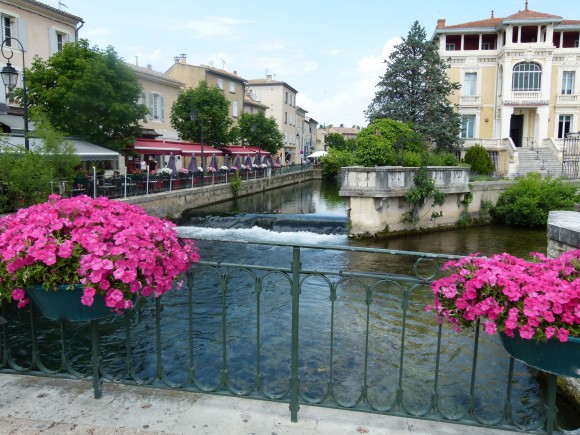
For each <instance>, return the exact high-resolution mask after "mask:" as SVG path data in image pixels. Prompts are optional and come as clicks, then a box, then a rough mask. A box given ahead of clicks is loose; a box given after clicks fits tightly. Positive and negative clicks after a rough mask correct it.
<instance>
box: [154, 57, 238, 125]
mask: <svg viewBox="0 0 580 435" xmlns="http://www.w3.org/2000/svg"><path fill="white" fill-rule="evenodd" d="M174 60H175V63H174V64H173V65H172V66H171V67H170V68H169V69H168V70H167V71H166V72H165V74H167V75H168V76H170V77H173V78H174V79H175V80H178V81H180V82H182V83H184V84H185V87H186V88H196V87H197V86H198V85H199V83H200V82H201V81H202V80H204V81H205V82H206V83H207V85H208V86H209V87H213V86H217V87H218V88H220V89H221V90H222V91H223V92H224V95H225V97H226V98H227V100H228V101H229V102H230V113H229V115H230V117H231V118H232V120H233V121H234V124H233V125H234V126H236V125H238V118H239V116H240V115H241V114H242V113H244V112H243V111H244V96H245V95H246V81H245V80H244V79H243V78H242V77H240V76H239V75H238V74H237V72H236V71H233V72H229V71H226V70H223V69H217V68H214V67H213V66H207V65H189V64H188V63H187V57H186V55H185V54H180V55H179V56H176V57H175V58H174Z"/></svg>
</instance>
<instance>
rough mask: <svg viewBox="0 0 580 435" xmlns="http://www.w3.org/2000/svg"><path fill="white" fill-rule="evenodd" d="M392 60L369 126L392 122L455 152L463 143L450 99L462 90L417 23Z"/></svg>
mask: <svg viewBox="0 0 580 435" xmlns="http://www.w3.org/2000/svg"><path fill="white" fill-rule="evenodd" d="M395 49H396V50H395V51H394V52H393V53H392V54H391V55H390V56H389V59H388V60H386V61H385V62H386V63H387V70H386V72H385V75H384V76H383V77H382V78H381V80H380V81H379V83H378V84H377V88H378V91H377V92H376V94H375V98H374V99H373V101H372V103H371V104H370V105H369V107H368V109H367V111H366V112H365V114H366V116H367V118H368V120H369V122H371V123H372V122H373V121H374V120H376V119H381V118H391V119H394V120H396V121H401V122H404V123H407V124H412V126H413V128H414V129H415V130H417V131H418V132H420V133H421V134H422V135H423V136H424V137H425V139H426V140H427V141H428V142H431V143H433V144H435V146H436V147H437V149H439V150H447V151H454V149H455V148H456V147H457V145H458V144H459V143H460V141H461V139H460V137H459V133H460V129H461V118H460V115H459V114H458V113H457V112H455V110H454V109H453V107H452V105H451V103H450V102H449V100H448V97H449V96H450V95H451V94H452V93H453V92H454V91H456V90H458V89H459V88H460V85H459V83H452V82H450V81H449V78H448V77H447V72H446V70H447V68H448V65H447V63H446V62H444V61H443V60H442V59H441V57H440V56H439V52H438V51H437V47H436V46H435V45H434V44H432V43H431V42H430V41H428V40H427V39H426V34H425V29H424V28H423V27H421V26H420V25H419V22H418V21H415V23H414V24H413V26H412V27H411V30H410V31H409V34H408V35H407V38H403V42H401V44H399V45H397V46H396V47H395Z"/></svg>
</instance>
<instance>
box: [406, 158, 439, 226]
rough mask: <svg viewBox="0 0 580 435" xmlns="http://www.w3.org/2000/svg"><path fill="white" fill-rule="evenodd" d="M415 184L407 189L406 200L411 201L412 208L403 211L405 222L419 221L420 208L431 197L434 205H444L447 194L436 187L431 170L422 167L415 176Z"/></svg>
mask: <svg viewBox="0 0 580 435" xmlns="http://www.w3.org/2000/svg"><path fill="white" fill-rule="evenodd" d="M413 183H414V186H413V187H412V188H411V189H409V190H408V191H407V194H406V195H405V201H407V202H408V203H410V205H411V210H409V211H408V212H405V213H403V222H409V223H413V224H415V223H417V222H418V221H419V217H418V213H419V208H420V207H421V206H423V205H424V204H425V202H426V201H427V199H428V198H429V197H433V205H443V203H444V202H445V194H444V193H443V192H441V191H440V190H439V189H437V188H436V187H435V181H433V177H432V176H431V173H430V171H429V170H428V169H427V168H426V167H425V166H422V167H420V168H419V169H418V170H417V172H416V173H415V176H414V177H413Z"/></svg>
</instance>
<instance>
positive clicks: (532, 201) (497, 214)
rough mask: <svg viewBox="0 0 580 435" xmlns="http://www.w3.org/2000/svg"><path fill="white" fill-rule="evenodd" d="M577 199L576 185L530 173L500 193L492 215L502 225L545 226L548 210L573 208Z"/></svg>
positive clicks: (577, 201) (579, 200)
mask: <svg viewBox="0 0 580 435" xmlns="http://www.w3.org/2000/svg"><path fill="white" fill-rule="evenodd" d="M579 202H580V194H579V190H578V185H577V184H572V183H566V182H564V181H563V180H562V179H557V178H550V177H546V178H542V177H541V175H540V174H538V173H530V174H528V175H527V176H525V177H523V178H521V179H519V180H517V182H516V183H515V184H514V185H513V186H512V187H510V188H509V189H508V190H506V191H505V192H503V193H502V194H501V195H500V197H499V199H498V201H497V203H496V204H495V206H494V207H493V209H492V210H491V215H492V217H493V220H494V222H496V223H500V224H504V225H510V226H520V227H540V226H546V225H547V223H548V213H549V212H550V211H553V210H562V211H565V210H574V209H575V204H577V203H579Z"/></svg>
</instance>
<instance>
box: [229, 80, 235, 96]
mask: <svg viewBox="0 0 580 435" xmlns="http://www.w3.org/2000/svg"><path fill="white" fill-rule="evenodd" d="M230 92H231V93H232V94H235V93H236V84H235V83H234V82H230Z"/></svg>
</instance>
